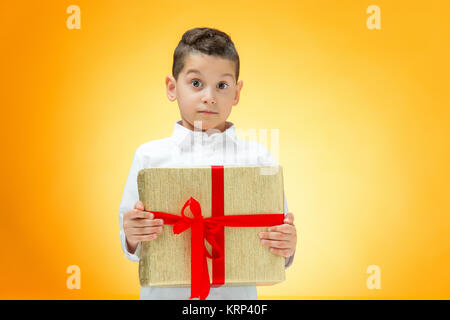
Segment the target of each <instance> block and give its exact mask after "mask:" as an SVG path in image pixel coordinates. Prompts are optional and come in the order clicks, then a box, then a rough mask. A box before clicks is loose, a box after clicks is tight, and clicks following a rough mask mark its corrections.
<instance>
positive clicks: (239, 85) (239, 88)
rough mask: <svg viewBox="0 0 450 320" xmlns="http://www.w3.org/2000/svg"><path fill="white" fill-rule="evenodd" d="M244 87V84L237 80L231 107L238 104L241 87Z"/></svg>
mask: <svg viewBox="0 0 450 320" xmlns="http://www.w3.org/2000/svg"><path fill="white" fill-rule="evenodd" d="M243 85H244V82H243V81H242V80H239V81H238V83H237V84H236V91H235V93H234V100H233V106H235V105H237V104H238V102H239V97H240V96H241V90H242V86H243Z"/></svg>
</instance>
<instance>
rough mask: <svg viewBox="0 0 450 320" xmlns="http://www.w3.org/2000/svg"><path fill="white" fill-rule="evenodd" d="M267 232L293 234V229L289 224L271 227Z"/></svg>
mask: <svg viewBox="0 0 450 320" xmlns="http://www.w3.org/2000/svg"><path fill="white" fill-rule="evenodd" d="M267 231H269V232H283V233H288V234H292V233H295V227H294V226H293V225H291V224H281V225H279V226H273V227H270V228H268V229H267Z"/></svg>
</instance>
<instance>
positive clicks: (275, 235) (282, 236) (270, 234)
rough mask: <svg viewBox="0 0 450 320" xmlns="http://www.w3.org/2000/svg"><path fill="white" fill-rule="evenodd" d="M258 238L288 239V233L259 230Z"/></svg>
mask: <svg viewBox="0 0 450 320" xmlns="http://www.w3.org/2000/svg"><path fill="white" fill-rule="evenodd" d="M259 238H261V239H268V240H288V239H289V235H288V234H286V233H282V232H260V233H259Z"/></svg>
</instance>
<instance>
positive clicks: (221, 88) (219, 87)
mask: <svg viewBox="0 0 450 320" xmlns="http://www.w3.org/2000/svg"><path fill="white" fill-rule="evenodd" d="M221 84H224V85H226V87H225V88H223V87H222V88H220V85H221ZM219 88H220V89H226V88H228V83H226V82H221V83H220V84H219Z"/></svg>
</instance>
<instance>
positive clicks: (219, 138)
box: [172, 120, 237, 146]
mask: <svg viewBox="0 0 450 320" xmlns="http://www.w3.org/2000/svg"><path fill="white" fill-rule="evenodd" d="M225 128H226V129H225V131H223V132H215V133H213V134H211V135H209V136H208V133H206V132H203V131H193V130H190V129H188V128H186V127H183V125H182V124H181V120H178V121H176V122H175V124H174V128H173V134H172V138H173V139H174V141H175V143H176V144H177V145H178V146H182V145H184V144H186V143H190V142H191V141H201V142H202V143H208V142H223V141H224V139H226V140H227V142H228V141H231V142H233V143H234V144H237V136H236V130H235V127H234V123H232V122H229V121H226V122H225Z"/></svg>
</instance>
